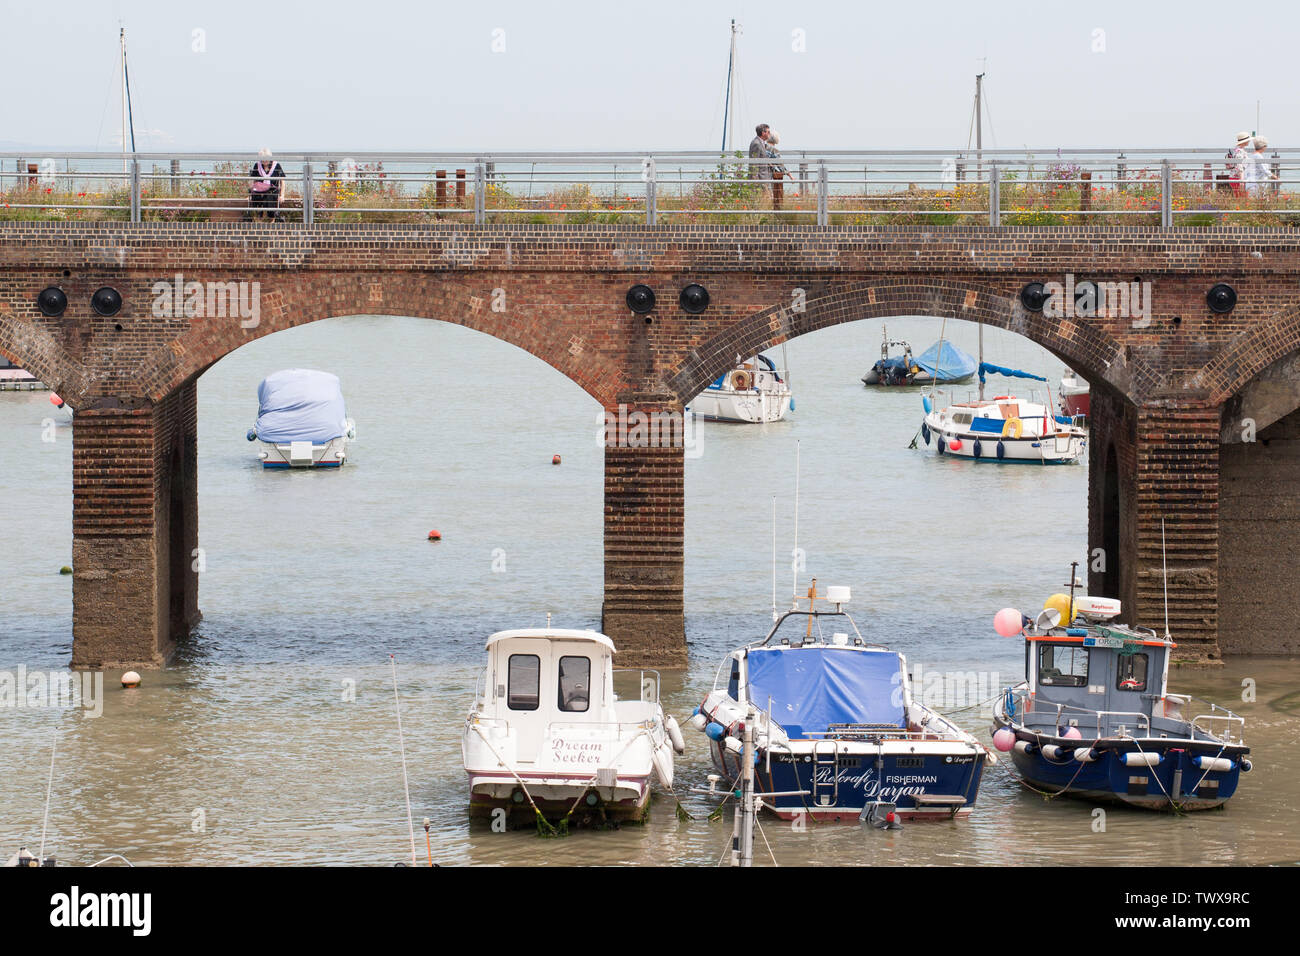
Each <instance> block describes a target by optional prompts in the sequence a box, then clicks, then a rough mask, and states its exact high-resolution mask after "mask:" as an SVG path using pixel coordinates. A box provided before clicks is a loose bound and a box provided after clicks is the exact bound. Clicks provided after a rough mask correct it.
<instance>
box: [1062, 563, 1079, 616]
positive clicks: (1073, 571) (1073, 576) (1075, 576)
mask: <svg viewBox="0 0 1300 956" xmlns="http://www.w3.org/2000/svg"><path fill="white" fill-rule="evenodd" d="M1078 581H1079V562H1078V561H1071V562H1070V606H1069V609H1068V611H1067V613H1068V614H1069V615H1070V619H1069V620H1068V621H1066V622H1065V626H1066V627H1069V626H1070V625H1071V624H1073V623H1074V589H1075V588H1076V587H1077V586H1078Z"/></svg>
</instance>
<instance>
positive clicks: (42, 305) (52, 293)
mask: <svg viewBox="0 0 1300 956" xmlns="http://www.w3.org/2000/svg"><path fill="white" fill-rule="evenodd" d="M36 308H38V309H40V310H41V315H44V316H48V317H49V318H51V319H53V318H56V317H58V316H60V315H62V314H63V313H64V312H66V311H67V309H68V297H67V295H65V294H64V292H63V290H62V289H60V288H59V287H58V286H50V287H49V288H47V289H42V290H41V292H40V295H38V296H37V297H36Z"/></svg>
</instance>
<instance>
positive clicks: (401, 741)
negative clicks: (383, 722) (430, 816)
mask: <svg viewBox="0 0 1300 956" xmlns="http://www.w3.org/2000/svg"><path fill="white" fill-rule="evenodd" d="M388 663H389V664H390V665H392V668H393V702H394V703H395V704H396V705H397V744H398V746H399V747H400V748H401V751H402V785H403V786H404V787H405V788H406V826H407V828H408V829H409V830H410V831H411V866H415V819H414V818H413V817H412V816H411V780H410V778H409V777H408V776H407V775H406V739H405V738H404V737H403V736H402V699H401V698H400V697H398V696H397V658H395V657H394V656H393V655H392V654H389V655H388Z"/></svg>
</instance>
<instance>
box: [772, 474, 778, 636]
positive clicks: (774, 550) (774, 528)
mask: <svg viewBox="0 0 1300 956" xmlns="http://www.w3.org/2000/svg"><path fill="white" fill-rule="evenodd" d="M776 616H777V615H776V495H773V496H772V620H773V621H775V620H776Z"/></svg>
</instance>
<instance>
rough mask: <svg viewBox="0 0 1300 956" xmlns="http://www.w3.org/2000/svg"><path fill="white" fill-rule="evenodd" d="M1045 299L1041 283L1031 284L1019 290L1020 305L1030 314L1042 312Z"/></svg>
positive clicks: (1045, 290)
mask: <svg viewBox="0 0 1300 956" xmlns="http://www.w3.org/2000/svg"><path fill="white" fill-rule="evenodd" d="M1047 298H1048V296H1047V289H1045V288H1044V287H1043V284H1042V283H1041V282H1031V283H1029V285H1027V286H1025V287H1024V288H1023V289H1021V290H1020V304H1021V305H1023V306H1024V307H1025V308H1026V309H1028V310H1029V311H1030V312H1042V311H1043V306H1044V305H1045V304H1046V303H1047Z"/></svg>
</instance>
